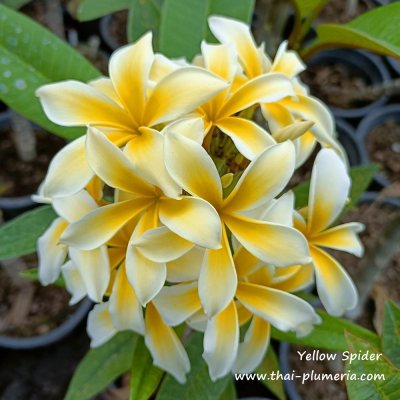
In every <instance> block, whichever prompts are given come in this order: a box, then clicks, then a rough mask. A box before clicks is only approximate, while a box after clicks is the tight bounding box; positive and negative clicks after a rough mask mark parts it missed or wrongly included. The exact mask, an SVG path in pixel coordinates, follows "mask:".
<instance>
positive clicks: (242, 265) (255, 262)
mask: <svg viewBox="0 0 400 400" xmlns="http://www.w3.org/2000/svg"><path fill="white" fill-rule="evenodd" d="M233 259H234V261H235V267H236V272H237V274H238V276H239V277H243V276H247V275H249V274H251V273H253V272H254V271H255V270H256V269H257V268H259V266H260V264H261V262H262V261H261V260H259V259H258V258H257V257H255V256H253V254H251V253H249V252H248V251H247V250H246V249H245V248H244V247H242V246H240V248H239V249H238V250H237V251H236V252H235V254H234V257H233Z"/></svg>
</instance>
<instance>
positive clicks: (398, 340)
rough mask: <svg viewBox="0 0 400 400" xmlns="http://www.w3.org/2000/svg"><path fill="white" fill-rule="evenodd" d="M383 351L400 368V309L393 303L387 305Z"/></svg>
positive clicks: (389, 302)
mask: <svg viewBox="0 0 400 400" xmlns="http://www.w3.org/2000/svg"><path fill="white" fill-rule="evenodd" d="M382 350H383V352H384V353H385V356H386V357H387V358H389V360H390V361H391V362H392V363H393V364H394V365H395V366H396V367H397V368H400V308H399V307H398V306H397V305H396V304H394V303H393V302H391V301H388V302H387V303H386V304H385V313H384V317H383V333H382Z"/></svg>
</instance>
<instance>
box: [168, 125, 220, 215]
mask: <svg viewBox="0 0 400 400" xmlns="http://www.w3.org/2000/svg"><path fill="white" fill-rule="evenodd" d="M164 149H165V153H164V157H165V164H166V167H167V170H168V172H169V173H170V174H171V176H172V177H173V178H174V180H175V181H176V182H177V183H178V184H179V186H180V187H182V188H183V189H185V190H186V191H187V192H189V193H191V194H192V195H194V196H198V197H201V198H203V199H205V200H207V201H208V202H210V203H211V204H212V205H214V206H215V207H217V208H218V207H219V205H220V204H221V202H222V187H221V181H220V177H219V175H218V171H217V168H216V167H215V164H214V162H213V161H212V159H211V157H210V156H209V155H208V154H207V152H206V151H205V150H204V148H203V147H202V146H201V145H200V144H198V143H196V142H195V141H193V140H190V139H188V138H186V137H184V136H182V135H179V134H177V133H175V132H173V131H172V130H169V131H168V132H167V133H166V135H165V145H164Z"/></svg>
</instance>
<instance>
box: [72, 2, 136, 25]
mask: <svg viewBox="0 0 400 400" xmlns="http://www.w3.org/2000/svg"><path fill="white" fill-rule="evenodd" d="M131 2H132V0H112V1H110V0H83V1H82V2H81V3H80V4H79V7H78V11H77V17H78V20H79V21H90V20H92V19H96V18H100V17H103V16H104V15H107V14H111V13H113V12H116V11H120V10H125V9H126V8H129V6H130V4H131Z"/></svg>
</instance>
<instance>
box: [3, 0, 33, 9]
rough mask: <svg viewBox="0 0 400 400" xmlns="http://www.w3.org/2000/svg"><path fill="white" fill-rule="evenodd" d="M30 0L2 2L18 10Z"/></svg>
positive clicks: (4, 0) (5, 0) (6, 0)
mask: <svg viewBox="0 0 400 400" xmlns="http://www.w3.org/2000/svg"><path fill="white" fill-rule="evenodd" d="M30 1H31V0H1V1H0V4H4V5H5V6H7V7H10V8H13V9H14V10H18V9H20V8H21V7H23V6H24V5H25V4H28V3H29V2H30Z"/></svg>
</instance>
